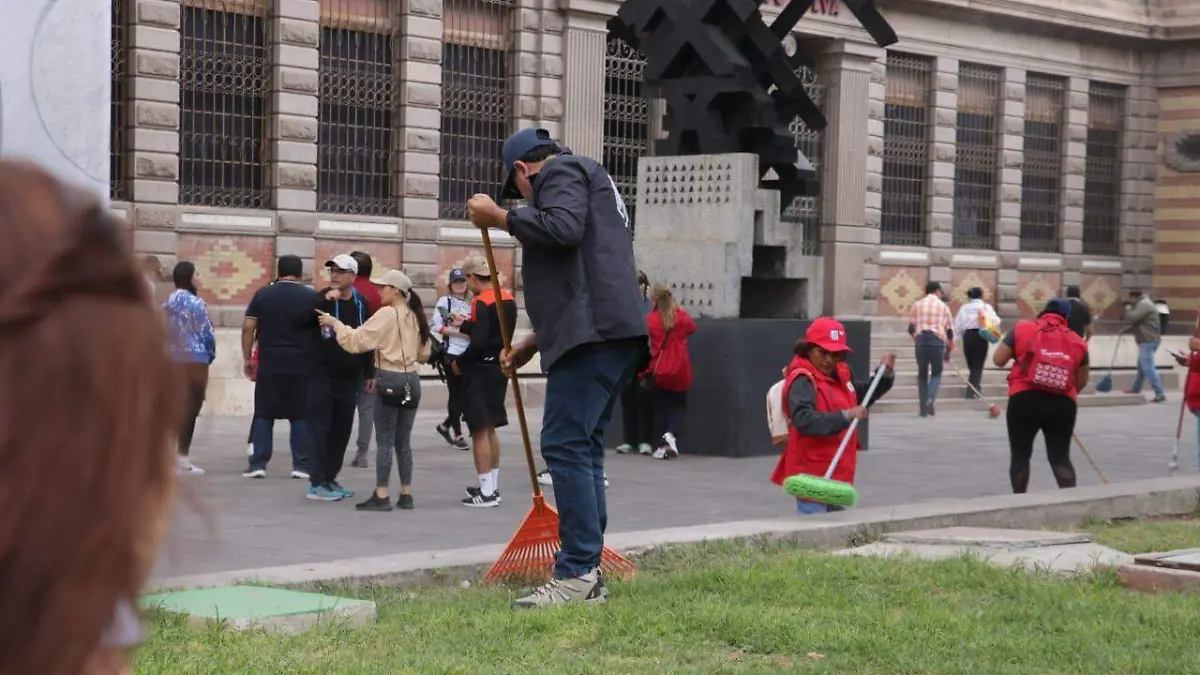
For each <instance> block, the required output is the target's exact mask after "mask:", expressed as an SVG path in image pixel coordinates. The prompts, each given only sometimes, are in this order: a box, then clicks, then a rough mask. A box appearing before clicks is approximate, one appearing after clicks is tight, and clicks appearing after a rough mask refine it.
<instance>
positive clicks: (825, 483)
mask: <svg viewBox="0 0 1200 675" xmlns="http://www.w3.org/2000/svg"><path fill="white" fill-rule="evenodd" d="M886 372H887V366H884V365H882V364H880V366H879V368H877V369H876V370H875V377H874V379H872V380H871V386H870V387H867V395H866V396H864V397H863V401H862V405H863V407H867V406H869V405H870V404H871V397H872V396H874V395H875V390H876V389H877V388H878V387H879V382H880V381H881V380H882V379H883V376H884V374H885V373H886ZM857 428H858V418H857V417H856V418H854V420H853V421H851V422H850V427H849V428H848V429H846V435H844V436H842V442H841V444H840V445H838V449H837V452H836V453H834V455H833V461H831V462H830V463H829V468H828V469H826V470H825V476H824V477H822V476H810V475H808V474H805V473H800V474H796V475H795V476H788V477H787V478H786V479H785V480H784V481H783V489H784V491H785V492H787V493H788V494H789V495H791V496H793V497H799V498H800V499H807V500H809V501H813V502H817V503H818V504H827V505H829V506H854V505H855V504H857V503H858V491H857V490H855V489H854V486H853V485H851V484H849V483H844V482H842V481H840V480H833V472H834V471H835V470H836V469H837V465H838V462H840V461H842V454H843V453H845V452H846V446H847V445H849V444H850V439H851V438H852V437H853V436H854V430H855V429H857Z"/></svg>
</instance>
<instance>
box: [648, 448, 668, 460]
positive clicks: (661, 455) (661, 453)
mask: <svg viewBox="0 0 1200 675" xmlns="http://www.w3.org/2000/svg"><path fill="white" fill-rule="evenodd" d="M650 456H651V457H653V458H654V459H666V458H667V449H666V448H665V447H664V448H658V449H656V450H655V451H654V454H653V455H650Z"/></svg>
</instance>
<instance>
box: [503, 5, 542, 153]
mask: <svg viewBox="0 0 1200 675" xmlns="http://www.w3.org/2000/svg"><path fill="white" fill-rule="evenodd" d="M540 2H541V0H517V1H516V3H515V5H516V7H515V8H514V9H513V10H512V13H513V23H512V24H510V25H512V27H513V28H512V30H513V34H512V42H511V43H510V44H511V45H512V47H511V48H510V51H509V56H510V58H511V61H510V62H509V69H510V74H511V76H512V83H513V85H512V95H513V99H512V100H513V104H512V111H511V112H512V118H513V127H512V128H513V129H514V130H515V129H523V128H525V127H532V126H536V125H537V123H538V117H539V115H540V108H541V105H540V103H541V93H542V91H541V72H542V67H541V53H540V52H541V35H540V34H539V26H540V24H541V18H540V17H539V16H538V8H539V7H538V6H539V4H540Z"/></svg>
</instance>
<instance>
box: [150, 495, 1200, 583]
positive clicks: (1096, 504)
mask: <svg viewBox="0 0 1200 675" xmlns="http://www.w3.org/2000/svg"><path fill="white" fill-rule="evenodd" d="M1198 504H1200V476H1183V477H1177V478H1155V479H1152V480H1143V481H1133V482H1128V483H1116V484H1111V485H1099V486H1092V487H1084V488H1076V489H1073V490H1059V491H1056V492H1043V493H1035V494H1024V495H1001V496H994V497H980V498H977V499H955V500H943V501H935V502H925V503H920V504H905V505H902V506H888V507H877V508H866V509H856V510H850V511H843V512H841V513H830V514H825V515H821V516H811V517H808V518H799V517H796V518H777V519H767V520H744V521H736V522H728V523H714V524H711V525H698V526H693V527H673V528H665V529H659V530H643V531H637V532H622V533H617V534H610V535H609V536H608V537H607V541H606V543H607V544H608V545H609V546H611V547H613V548H615V549H617V550H619V551H622V552H639V551H645V550H647V549H652V548H656V547H661V546H667V545H673V544H692V543H697V542H702V541H708V540H721V539H746V538H757V539H766V540H768V541H778V540H786V541H793V542H797V543H800V544H803V545H808V546H813V547H835V546H837V547H841V546H844V545H845V544H846V542H847V541H848V540H850V539H851V538H853V537H861V538H864V539H867V538H872V537H874V536H878V535H880V534H884V533H887V532H899V531H904V530H923V529H933V528H939V527H952V526H955V525H963V526H971V527H1005V528H1022V529H1037V528H1041V527H1044V526H1047V525H1070V524H1076V523H1079V522H1081V521H1083V520H1084V519H1086V518H1098V519H1113V518H1137V517H1148V516H1169V515H1179V514H1184V513H1191V512H1192V511H1194V510H1196V508H1197V505H1198ZM503 550H504V544H494V545H488V546H474V547H470V548H460V549H451V550H445V551H418V552H414V553H401V554H397V555H387V556H376V557H368V558H353V559H348V560H336V561H332V562H327V563H305V564H299V565H284V566H280V567H265V568H259V569H247V570H234V571H230V572H218V573H214V574H200V575H193V576H182V577H173V578H166V579H160V580H152V581H151V584H152V586H153V588H154V589H157V590H165V589H188V588H210V587H214V586H229V585H234V584H237V583H259V584H276V585H283V586H291V585H299V584H307V583H316V582H372V583H381V584H404V583H420V582H427V581H446V580H458V579H473V578H477V577H478V576H479V575H480V573H481V572H482V570H483V569H484V568H485V567H486V566H487V565H489V564H491V562H492V561H493V560H495V559H496V558H497V557H499V556H500V554H501V553H502V552H503Z"/></svg>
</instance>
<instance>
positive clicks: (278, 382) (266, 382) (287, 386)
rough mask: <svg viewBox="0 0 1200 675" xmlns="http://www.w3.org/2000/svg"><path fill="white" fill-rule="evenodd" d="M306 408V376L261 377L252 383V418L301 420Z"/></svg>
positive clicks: (260, 375) (260, 374)
mask: <svg viewBox="0 0 1200 675" xmlns="http://www.w3.org/2000/svg"><path fill="white" fill-rule="evenodd" d="M307 407H308V376H307V375H263V374H262V373H259V375H258V381H257V382H255V383H254V416H255V417H262V418H265V419H269V420H293V421H294V420H302V419H304V418H305V415H306V409H307Z"/></svg>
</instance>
